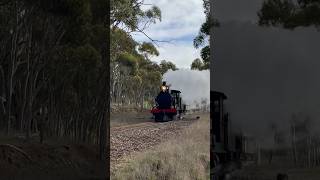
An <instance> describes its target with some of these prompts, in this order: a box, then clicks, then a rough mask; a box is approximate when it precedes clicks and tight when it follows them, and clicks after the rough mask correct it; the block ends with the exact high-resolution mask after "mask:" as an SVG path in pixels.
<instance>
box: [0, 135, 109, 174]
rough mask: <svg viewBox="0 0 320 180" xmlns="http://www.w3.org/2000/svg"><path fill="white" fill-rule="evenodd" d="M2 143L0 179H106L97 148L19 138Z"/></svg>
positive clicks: (0, 146) (0, 150)
mask: <svg viewBox="0 0 320 180" xmlns="http://www.w3.org/2000/svg"><path fill="white" fill-rule="evenodd" d="M3 142H4V143H3V144H0V174H1V175H0V177H1V178H0V179H4V180H11V179H12V180H29V179H30V180H31V179H32V180H37V179H39V180H40V179H41V180H43V179H46V180H47V179H60V180H64V179H68V180H69V179H70V180H75V179H79V180H89V179H101V180H102V179H105V177H106V173H105V171H104V168H105V167H104V165H103V162H102V161H100V160H99V159H98V158H99V152H98V149H99V148H98V147H95V146H93V145H79V144H77V145H76V144H68V145H63V144H60V145H58V144H53V143H52V144H47V143H44V144H39V143H34V142H28V143H27V142H20V141H18V140H16V139H13V140H10V141H3Z"/></svg>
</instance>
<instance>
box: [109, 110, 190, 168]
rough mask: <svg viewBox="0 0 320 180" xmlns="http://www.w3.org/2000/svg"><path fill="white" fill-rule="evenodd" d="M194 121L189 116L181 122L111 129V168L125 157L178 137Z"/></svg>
mask: <svg viewBox="0 0 320 180" xmlns="http://www.w3.org/2000/svg"><path fill="white" fill-rule="evenodd" d="M195 121H196V118H195V117H192V116H190V115H189V116H187V117H185V119H183V120H175V121H169V122H162V123H156V122H143V123H137V124H132V125H125V126H117V127H112V128H111V129H110V130H111V133H110V145H111V146H110V160H111V166H112V167H113V166H115V165H116V164H117V163H118V162H119V161H120V160H121V159H122V158H123V157H125V156H128V155H130V154H132V153H134V152H141V151H144V150H147V149H150V148H152V147H154V146H156V145H158V144H160V143H161V142H164V141H166V140H168V139H169V138H173V137H174V136H177V135H179V134H180V133H181V130H182V129H184V128H185V127H187V126H189V125H190V124H192V123H193V122H195Z"/></svg>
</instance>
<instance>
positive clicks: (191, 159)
mask: <svg viewBox="0 0 320 180" xmlns="http://www.w3.org/2000/svg"><path fill="white" fill-rule="evenodd" d="M209 128H210V126H209V115H203V116H201V119H200V120H198V121H197V122H195V123H194V124H192V125H191V126H190V127H188V128H187V129H185V130H184V132H183V133H182V135H180V136H178V137H173V138H172V139H170V140H168V141H167V142H165V143H162V144H160V145H159V146H156V147H155V148H153V149H152V150H149V151H147V152H144V153H139V154H137V155H136V156H134V157H133V158H131V159H130V160H128V162H127V163H126V164H125V165H124V166H122V167H121V168H119V169H118V170H117V171H116V172H113V175H112V177H111V179H115V180H122V179H126V180H136V179H139V180H158V179H159V180H162V179H163V180H180V179H181V180H189V179H190V180H197V179H198V180H202V179H209V168H210V167H209V166H210V162H209V161H210V129H209Z"/></svg>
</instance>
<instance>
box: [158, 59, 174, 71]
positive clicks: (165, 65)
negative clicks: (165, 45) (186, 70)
mask: <svg viewBox="0 0 320 180" xmlns="http://www.w3.org/2000/svg"><path fill="white" fill-rule="evenodd" d="M160 69H161V73H162V74H164V73H166V72H167V71H168V70H169V69H171V70H173V71H176V70H178V68H177V67H176V65H175V64H173V63H172V62H170V61H166V60H162V61H161V62H160Z"/></svg>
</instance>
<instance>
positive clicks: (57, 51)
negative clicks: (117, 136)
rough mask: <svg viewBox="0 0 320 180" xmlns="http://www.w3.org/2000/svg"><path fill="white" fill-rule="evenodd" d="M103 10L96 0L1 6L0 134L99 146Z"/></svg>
mask: <svg viewBox="0 0 320 180" xmlns="http://www.w3.org/2000/svg"><path fill="white" fill-rule="evenodd" d="M107 8H108V7H107V3H106V1H102V0H56V1H43V0H14V1H1V3H0V84H1V86H0V119H1V121H0V128H1V130H2V131H4V132H6V134H8V135H13V134H16V133H19V134H21V133H23V134H25V136H26V138H30V137H31V135H33V134H40V136H41V140H43V137H44V138H46V137H64V138H65V137H66V138H68V139H70V140H72V141H74V142H89V143H99V142H100V143H103V142H106V139H105V138H106V136H105V134H106V128H105V126H104V125H105V124H106V123H105V121H106V119H105V118H106V114H107V109H108V100H109V99H108V98H109V96H108V93H107V91H108V77H109V71H108V70H109V58H108V57H107V54H108V53H107V49H108V48H109V47H108V39H107V37H108V32H109V31H108V26H107V24H106V21H107V20H106V19H107V17H106V15H105V14H106V10H107ZM39 132H40V133H39ZM100 135H101V136H100ZM104 145H105V143H104Z"/></svg>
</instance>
